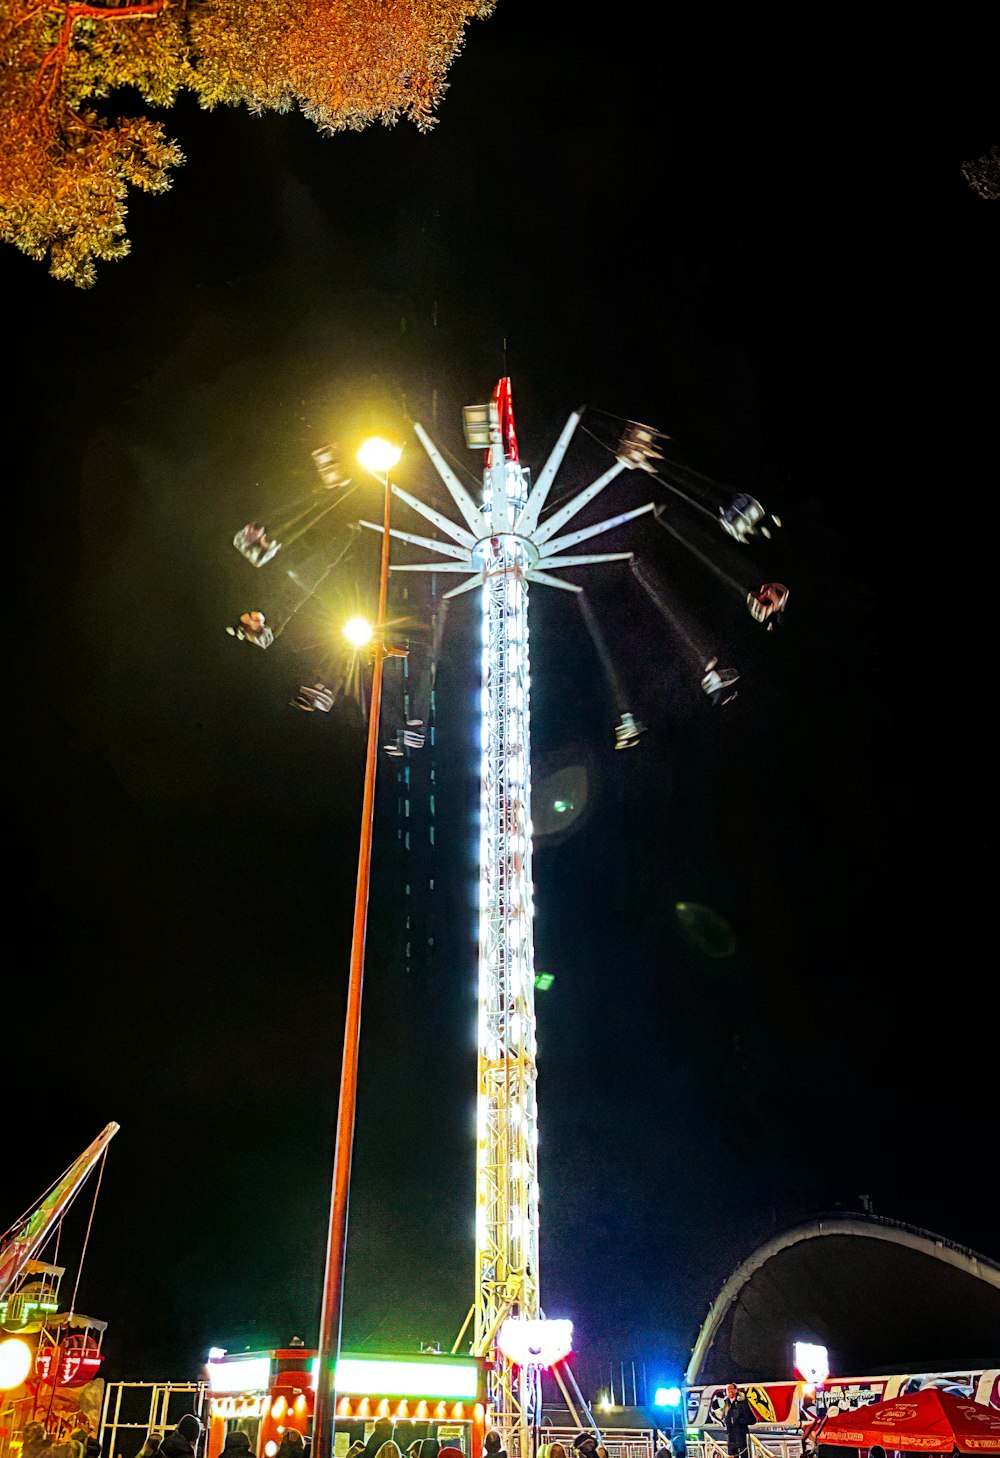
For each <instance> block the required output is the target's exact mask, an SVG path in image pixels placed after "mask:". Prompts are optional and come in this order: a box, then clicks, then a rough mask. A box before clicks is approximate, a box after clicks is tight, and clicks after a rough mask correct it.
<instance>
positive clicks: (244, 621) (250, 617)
mask: <svg viewBox="0 0 1000 1458" xmlns="http://www.w3.org/2000/svg"><path fill="white" fill-rule="evenodd" d="M226 632H227V633H228V634H229V635H230V636H231V637H233V638H238V639H240V640H241V641H245V642H247V643H253V644H254V646H255V647H257V648H270V646H271V644H272V643H273V642H274V633H273V632H272V631H271V629H270V628H269V627H268V625H267V623H265V621H264V614H263V613H262V612H258V611H256V609H255V610H254V611H252V612H248V613H241V614H240V620H239V622H238V623H232V624H231V625H230V626H229V627H228V628H227V629H226Z"/></svg>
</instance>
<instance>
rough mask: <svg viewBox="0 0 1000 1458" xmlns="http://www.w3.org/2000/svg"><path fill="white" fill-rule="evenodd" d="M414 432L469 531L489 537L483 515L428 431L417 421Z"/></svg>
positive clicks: (414, 424) (478, 535) (477, 535)
mask: <svg viewBox="0 0 1000 1458" xmlns="http://www.w3.org/2000/svg"><path fill="white" fill-rule="evenodd" d="M413 430H414V433H415V435H416V437H417V439H418V440H419V442H420V444H421V445H422V446H423V448H424V450H425V451H426V452H427V454H428V455H429V456H430V458H431V461H432V463H433V465H434V469H435V470H436V471H437V473H438V475H439V476H440V477H441V480H442V481H443V482H444V484H445V485H446V486H447V488H448V490H449V491H450V492H451V497H452V500H453V501H454V503H455V505H456V506H457V507H458V509H459V511H460V512H461V513H462V515H463V516H464V517H465V520H466V523H467V525H468V527H469V530H470V531H471V532H473V533H474V534H475V536H476V537H477V539H478V538H479V537H485V536H487V535H488V528H487V525H486V519H485V517H484V516H483V513H482V512H481V511H480V509H479V507H478V506H477V505H476V503H475V502H474V501H473V499H472V497H471V496H470V495H469V493H468V491H466V489H465V487H464V486H463V485H462V483H461V481H460V480H459V479H458V477H457V476H456V475H455V472H454V471H453V470H452V469H451V467H450V466H449V465H448V462H447V461H446V460H445V458H444V456H442V454H441V452H440V451H439V450H438V448H437V446H436V445H435V444H434V442H433V441H432V440H431V438H430V436H429V435H428V434H427V432H426V430H424V427H423V426H422V425H420V424H418V422H417V421H414V422H413Z"/></svg>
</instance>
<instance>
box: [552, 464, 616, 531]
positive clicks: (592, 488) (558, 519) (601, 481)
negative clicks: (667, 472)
mask: <svg viewBox="0 0 1000 1458" xmlns="http://www.w3.org/2000/svg"><path fill="white" fill-rule="evenodd" d="M626 469H627V467H625V466H624V465H623V464H622V462H621V461H615V463H614V465H613V466H610V467H609V468H608V470H606V471H605V473H604V475H603V476H598V478H597V480H596V481H594V482H592V483H591V485H589V486H588V487H587V488H586V489H585V490H583V491H581V492H580V494H579V496H574V497H573V499H572V500H571V501H567V503H566V505H565V506H561V507H560V508H559V510H558V511H556V512H553V514H552V515H551V516H550V517H549V519H548V521H546V522H543V523H542V525H541V526H540V527H539V528H538V530H537V532H535V541H536V543H537V544H538V545H539V546H541V544H542V542H547V541H548V539H549V537H551V536H552V534H553V532H557V531H558V530H559V528H560V527H561V526H564V525H565V524H566V522H568V521H569V520H570V518H571V517H574V516H576V514H577V512H578V511H582V510H583V508H584V507H585V506H586V505H587V504H588V502H591V501H593V499H594V497H595V496H596V495H597V494H598V492H599V491H603V490H604V488H605V486H607V485H609V484H610V483H611V482H612V481H613V480H614V479H615V477H616V476H620V475H621V473H622V471H624V470H626ZM529 501H530V498H529Z"/></svg>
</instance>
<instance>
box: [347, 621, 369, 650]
mask: <svg viewBox="0 0 1000 1458" xmlns="http://www.w3.org/2000/svg"><path fill="white" fill-rule="evenodd" d="M374 632H375V629H374V628H373V627H372V625H371V623H370V622H369V621H368V619H367V618H360V617H359V618H348V620H347V622H346V623H345V624H344V637H345V638H346V639H347V641H348V643H350V645H351V647H352V648H364V647H365V646H366V645H367V644H368V643H370V642H371V640H372V635H373V633H374Z"/></svg>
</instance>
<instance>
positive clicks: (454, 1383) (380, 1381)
mask: <svg viewBox="0 0 1000 1458" xmlns="http://www.w3.org/2000/svg"><path fill="white" fill-rule="evenodd" d="M318 1366H319V1359H318V1358H314V1359H313V1362H312V1365H311V1372H312V1384H311V1385H312V1386H313V1387H315V1386H316V1373H317V1369H318ZM335 1384H336V1388H337V1391H338V1392H349V1393H350V1394H351V1396H352V1397H388V1396H398V1397H404V1396H405V1397H451V1398H458V1399H463V1400H468V1401H470V1402H475V1400H476V1397H477V1395H478V1392H479V1367H478V1365H477V1363H475V1362H463V1361H457V1362H448V1361H445V1362H442V1361H438V1360H436V1359H435V1360H433V1361H429V1362H428V1361H424V1362H408V1361H406V1359H405V1358H402V1357H400V1358H391V1357H346V1356H345V1357H341V1359H340V1361H339V1362H338V1363H337V1368H336V1375H335Z"/></svg>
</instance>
